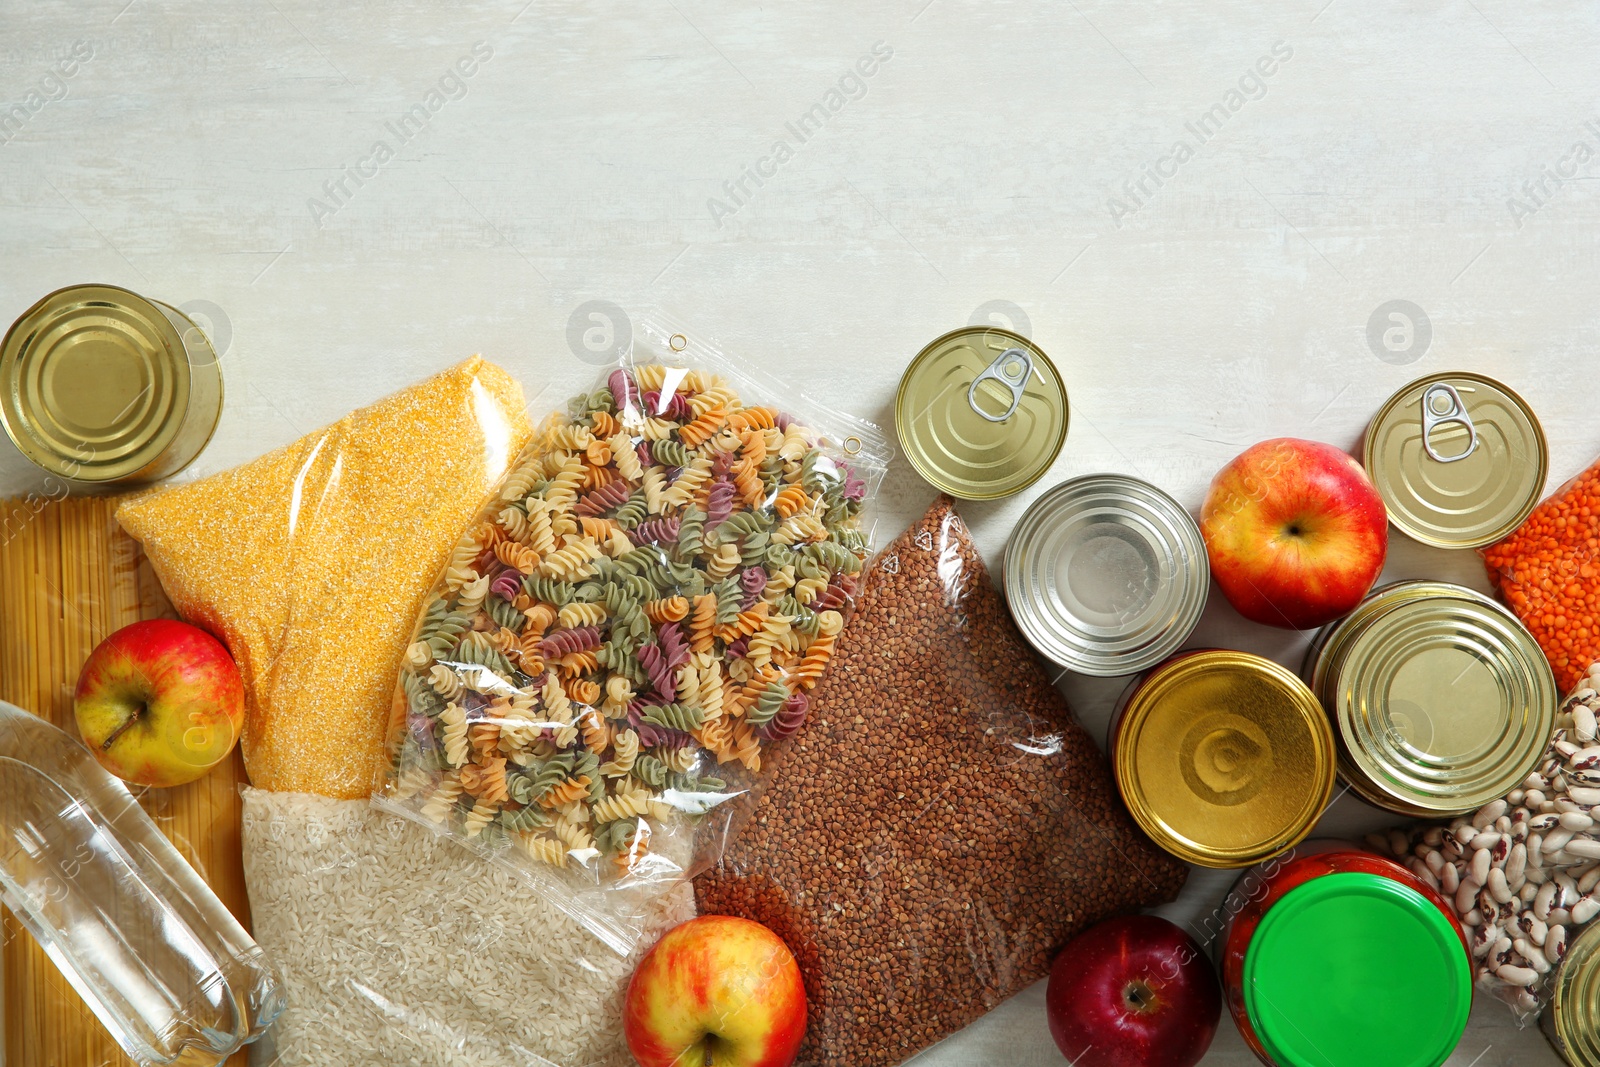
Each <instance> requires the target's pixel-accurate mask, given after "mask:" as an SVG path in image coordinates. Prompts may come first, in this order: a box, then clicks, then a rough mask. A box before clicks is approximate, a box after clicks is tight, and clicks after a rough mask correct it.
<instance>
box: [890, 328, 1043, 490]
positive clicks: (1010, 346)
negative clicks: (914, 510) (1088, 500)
mask: <svg viewBox="0 0 1600 1067" xmlns="http://www.w3.org/2000/svg"><path fill="white" fill-rule="evenodd" d="M895 431H896V433H897V434H898V436H899V438H900V447H901V449H902V450H904V452H905V454H906V457H907V458H908V459H910V460H911V464H912V466H914V467H916V468H917V473H918V474H920V475H922V476H923V477H924V478H926V479H927V480H928V481H929V482H931V483H933V485H934V486H935V487H936V488H938V489H941V490H943V491H944V492H946V493H949V494H950V495H951V496H955V497H962V498H964V499H967V500H993V499H996V498H998V497H1003V496H1009V495H1010V494H1012V493H1015V492H1018V491H1019V490H1022V489H1026V488H1027V487H1028V486H1030V485H1032V484H1033V483H1034V482H1035V481H1036V480H1038V478H1039V476H1040V475H1042V474H1043V473H1044V472H1045V471H1046V470H1048V469H1049V467H1050V464H1052V463H1054V462H1055V458H1056V455H1057V454H1058V453H1059V452H1060V451H1061V443H1062V442H1063V441H1065V440H1066V437H1067V390H1066V386H1064V385H1063V384H1062V382H1061V376H1060V375H1059V374H1057V373H1056V368H1055V365H1054V364H1053V363H1051V362H1050V357H1048V356H1046V355H1045V354H1044V352H1043V350H1041V349H1040V348H1039V347H1038V346H1037V345H1035V344H1034V343H1033V342H1032V341H1029V340H1028V339H1027V338H1026V337H1023V336H1022V335H1020V334H1015V333H1012V332H1011V331H1010V330H1002V329H1000V328H998V327H993V326H971V327H967V328H965V329H960V330H952V331H951V332H950V333H947V334H945V335H944V336H942V337H939V338H936V339H935V340H934V341H933V342H932V343H931V344H929V345H928V346H927V347H926V348H924V349H923V350H922V351H921V352H919V353H918V354H917V358H916V359H914V360H912V361H911V365H910V366H909V367H907V368H906V372H905V374H904V375H902V376H901V378H900V389H899V392H898V393H897V394H896V396H895Z"/></svg>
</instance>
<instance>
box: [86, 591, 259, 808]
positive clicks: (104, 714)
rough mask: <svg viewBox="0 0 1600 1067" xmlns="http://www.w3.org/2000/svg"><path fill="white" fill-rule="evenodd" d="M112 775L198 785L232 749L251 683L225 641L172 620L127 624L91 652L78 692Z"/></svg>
mask: <svg viewBox="0 0 1600 1067" xmlns="http://www.w3.org/2000/svg"><path fill="white" fill-rule="evenodd" d="M72 710H73V713H74V714H75V715H76V716H77V719H78V730H79V732H81V733H82V734H83V740H84V742H85V743H86V744H87V745H88V746H89V751H90V752H93V753H94V756H95V759H97V760H99V761H100V763H101V764H102V765H103V766H104V767H105V769H106V770H108V771H110V772H111V773H112V774H114V775H116V776H117V777H118V778H121V779H122V780H123V781H125V782H132V783H134V784H135V785H153V786H173V785H182V784H184V783H185V782H192V781H194V780H195V779H196V778H199V777H200V776H201V775H203V774H205V773H206V772H207V771H209V770H210V769H211V768H212V767H215V766H216V765H217V764H218V763H219V762H221V761H222V759H223V758H224V757H225V756H227V754H228V753H229V752H231V751H232V750H233V746H234V744H235V742H237V741H238V740H239V730H240V729H241V728H242V727H243V726H244V681H243V679H241V678H240V677H239V668H238V667H237V666H236V665H235V664H234V662H233V657H231V656H229V655H228V650H227V649H226V648H224V647H222V642H220V641H218V640H217V639H216V638H215V637H212V636H211V635H210V634H208V633H206V632H205V631H204V630H202V629H200V628H198V627H195V626H190V625H189V624H188V623H184V622H175V621H173V620H171V619H149V620H146V621H144V622H136V623H133V624H132V625H131V626H124V627H123V628H122V629H120V630H118V631H117V632H116V633H114V634H112V635H111V636H110V637H108V638H106V639H105V640H104V641H102V642H100V644H99V645H97V646H95V650H94V651H93V652H91V653H89V659H88V661H87V662H86V663H84V665H83V672H82V673H81V674H79V675H78V688H77V690H76V691H75V692H74V693H73V695H72Z"/></svg>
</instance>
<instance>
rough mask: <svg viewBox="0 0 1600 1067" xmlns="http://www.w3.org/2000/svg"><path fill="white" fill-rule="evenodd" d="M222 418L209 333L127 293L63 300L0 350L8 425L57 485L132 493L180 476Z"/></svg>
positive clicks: (70, 292)
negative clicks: (131, 488) (123, 488)
mask: <svg viewBox="0 0 1600 1067" xmlns="http://www.w3.org/2000/svg"><path fill="white" fill-rule="evenodd" d="M221 413H222V372H221V368H220V367H219V366H218V362H217V357H216V353H215V351H213V349H212V347H211V342H210V340H209V339H208V338H207V337H206V335H205V332H204V331H203V330H201V329H200V327H199V326H197V325H196V324H195V323H194V322H193V321H192V320H190V319H189V318H188V317H187V316H185V315H184V314H183V313H182V312H181V311H178V310H177V309H176V308H172V307H169V306H167V305H166V304H162V303H160V302H158V301H154V300H147V299H145V298H144V297H142V296H139V295H138V294H137V293H132V292H129V291H128V290H126V289H120V288H118V287H116V286H113V285H76V286H72V287H71V288H67V289H60V290H57V291H56V292H54V293H51V294H50V295H49V296H46V297H45V298H44V299H42V300H40V301H39V302H38V303H37V304H35V305H33V307H31V308H29V309H28V310H27V311H26V312H24V313H23V315H22V317H21V318H19V319H18V320H17V321H16V322H15V323H14V324H13V325H12V327H11V329H10V331H9V332H7V334H6V336H5V340H4V342H0V425H4V427H5V431H6V435H7V436H9V437H10V438H11V440H12V441H13V442H14V443H15V444H16V446H17V448H19V449H20V450H21V451H22V453H23V455H25V456H27V457H28V459H30V460H32V461H33V462H34V463H35V464H36V465H38V466H39V467H40V468H42V469H43V470H45V471H47V472H48V473H50V474H53V475H56V476H57V477H61V478H65V479H69V480H71V481H75V482H79V483H84V484H98V485H127V484H133V483H138V482H149V481H154V480H156V479H159V478H165V477H168V476H169V475H172V474H176V473H177V472H178V471H180V470H182V469H183V468H184V467H186V466H188V465H189V463H190V462H191V461H193V459H194V458H195V457H196V456H197V455H199V454H200V451H201V449H203V448H204V447H205V446H206V443H207V442H208V441H209V440H210V439H211V434H212V431H214V430H215V429H216V425H217V419H218V417H219V416H220V415H221Z"/></svg>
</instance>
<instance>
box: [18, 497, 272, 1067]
mask: <svg viewBox="0 0 1600 1067" xmlns="http://www.w3.org/2000/svg"><path fill="white" fill-rule="evenodd" d="M118 499H119V498H115V497H67V498H64V499H59V500H48V499H39V498H29V499H15V500H7V501H4V502H3V503H0V698H3V699H5V700H8V701H10V702H11V703H13V704H16V705H17V706H18V707H22V708H26V709H27V710H29V711H32V712H34V713H35V714H37V715H42V716H43V717H45V718H47V719H49V720H50V721H51V722H53V723H55V724H56V725H57V726H60V727H61V728H63V729H65V730H67V731H69V732H71V733H73V734H74V735H76V733H77V728H76V726H75V724H74V722H73V718H72V690H73V687H74V685H75V684H76V682H77V678H78V670H79V668H80V667H82V665H83V661H84V660H85V659H86V658H87V657H88V655H89V652H90V650H91V649H93V648H94V646H95V645H96V644H98V643H99V642H100V640H101V639H103V638H104V637H105V636H106V635H108V634H110V633H111V632H112V631H113V630H116V629H117V628H118V627H121V626H125V625H127V624H128V623H130V622H134V621H136V620H138V619H143V618H155V617H158V616H162V615H168V616H170V615H171V614H172V609H171V606H170V605H169V604H168V603H167V601H166V597H165V596H163V595H162V593H161V588H160V585H159V584H158V583H157V582H156V580H155V578H154V575H153V574H152V573H151V571H150V567H149V565H148V564H147V563H146V562H145V560H144V555H143V553H142V552H140V550H139V545H138V542H136V541H134V540H133V539H132V538H131V537H129V536H128V535H127V534H125V533H123V532H122V530H121V529H120V528H118V527H117V525H116V522H115V520H114V519H113V518H112V513H113V512H114V511H115V509H116V505H117V502H118ZM244 781H245V772H244V761H243V759H242V758H241V757H240V755H239V753H238V751H237V749H236V750H235V751H234V753H233V755H232V756H231V757H230V758H229V759H228V760H227V761H226V762H224V763H223V764H222V766H220V767H218V768H216V769H215V770H213V771H212V772H211V773H210V774H208V775H206V776H205V777H204V778H202V779H200V780H199V781H198V782H193V783H191V784H189V785H186V786H181V787H179V788H177V789H150V790H145V791H143V794H142V795H141V796H140V797H139V802H140V803H141V804H142V805H143V806H144V808H145V810H146V811H147V812H149V813H150V815H151V817H152V818H154V819H155V820H156V824H157V825H159V826H160V827H161V829H162V831H163V832H165V833H166V835H167V836H168V837H169V838H171V839H172V843H173V844H174V845H176V846H177V848H178V851H179V852H181V853H182V854H183V855H184V856H185V857H186V858H187V859H188V860H189V862H190V863H192V864H194V867H195V869H196V870H197V871H199V872H200V874H201V876H202V877H203V878H205V880H206V881H207V882H208V883H209V884H210V885H211V888H212V889H213V890H215V891H216V893H217V896H219V897H220V898H222V902H223V903H224V904H226V905H227V906H228V908H229V910H231V911H232V912H233V913H234V915H236V916H238V918H239V920H240V921H241V922H242V923H243V924H244V925H245V928H246V929H249V926H250V914H249V902H248V899H247V897H246V895H245V885H244V871H243V869H242V868H241V866H240V846H239V812H240V808H241V801H240V797H239V784H240V783H241V782H244ZM0 923H3V931H0V934H3V938H4V945H3V949H0V986H3V989H4V1001H3V1005H0V1010H3V1011H4V1017H3V1032H4V1041H5V1049H4V1052H5V1055H4V1057H3V1062H4V1063H5V1064H7V1065H8V1067H99V1065H102V1064H114V1065H117V1067H122V1065H127V1064H130V1063H131V1061H130V1060H129V1059H128V1058H127V1057H126V1056H124V1055H123V1054H122V1052H121V1050H120V1049H119V1048H118V1047H117V1045H116V1043H115V1042H114V1041H112V1040H111V1037H110V1035H108V1034H107V1033H106V1032H105V1030H104V1028H103V1027H101V1025H100V1023H99V1022H98V1021H97V1020H96V1019H95V1017H94V1015H93V1014H92V1013H91V1012H90V1011H89V1009H88V1007H87V1006H86V1005H85V1004H84V1003H83V1001H82V1000H81V999H80V998H79V997H78V995H77V993H75V992H74V991H73V990H72V987H71V986H69V985H68V984H67V982H66V979H65V978H63V977H62V976H61V972H60V971H58V970H57V969H56V967H55V965H54V964H53V963H51V962H50V960H49V958H48V957H46V956H45V954H44V952H43V950H41V949H40V948H39V945H38V943H37V942H36V941H35V940H34V939H33V937H32V936H31V935H30V934H28V932H27V931H26V930H24V929H23V928H22V926H21V924H19V923H18V922H17V921H16V918H15V917H14V916H13V915H12V914H11V913H10V912H9V911H5V910H3V909H0ZM246 1062H247V1057H246V1055H245V1053H244V1052H243V1051H241V1052H240V1053H238V1054H237V1055H235V1056H234V1057H232V1058H231V1059H230V1060H229V1064H230V1067H243V1065H244V1064H245V1063H246Z"/></svg>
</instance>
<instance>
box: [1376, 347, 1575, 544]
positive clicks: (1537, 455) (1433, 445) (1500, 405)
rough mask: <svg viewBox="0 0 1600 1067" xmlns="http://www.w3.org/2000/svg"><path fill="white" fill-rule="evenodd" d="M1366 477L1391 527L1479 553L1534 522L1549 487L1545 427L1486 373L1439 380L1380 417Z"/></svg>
mask: <svg viewBox="0 0 1600 1067" xmlns="http://www.w3.org/2000/svg"><path fill="white" fill-rule="evenodd" d="M1363 453H1364V456H1363V462H1364V464H1365V465H1366V468H1367V474H1368V475H1369V476H1370V477H1371V478H1372V481H1373V484H1374V485H1376V486H1377V488H1378V494H1379V495H1380V496H1382V497H1383V503H1384V506H1385V507H1387V508H1388V510H1389V521H1391V522H1393V523H1394V524H1395V526H1396V527H1398V528H1399V529H1400V530H1401V531H1402V532H1404V533H1405V534H1407V535H1409V536H1410V537H1412V538H1415V539H1416V540H1418V541H1421V542H1422V543H1423V544H1427V545H1435V546H1438V547H1440V548H1480V547H1482V546H1483V545H1487V544H1492V543H1494V542H1495V541H1498V540H1500V539H1501V538H1502V537H1504V536H1505V535H1506V534H1508V533H1510V532H1511V531H1512V530H1514V529H1516V528H1517V527H1518V526H1520V525H1521V524H1522V520H1523V519H1526V518H1527V517H1528V515H1529V513H1530V512H1532V511H1533V509H1534V506H1535V505H1536V504H1537V503H1538V502H1539V496H1540V494H1541V493H1543V491H1544V479H1545V473H1546V469H1547V464H1548V456H1547V454H1546V453H1547V450H1546V446H1545V439H1544V430H1543V429H1542V428H1540V426H1539V420H1538V418H1536V417H1535V416H1534V414H1533V411H1532V409H1530V408H1529V407H1528V405H1527V402H1526V401H1524V400H1523V399H1522V397H1520V396H1518V395H1517V394H1516V393H1514V392H1512V391H1511V389H1510V388H1508V387H1507V386H1505V385H1502V384H1501V383H1500V382H1497V381H1495V380H1494V379H1493V378H1485V377H1484V376H1482V375H1480V374H1466V373H1460V372H1450V373H1446V374H1435V375H1432V376H1430V377H1427V378H1419V379H1418V380H1416V381H1414V382H1412V383H1411V384H1410V385H1407V386H1406V387H1405V388H1403V389H1401V390H1400V391H1399V392H1397V393H1395V394H1394V395H1393V396H1391V397H1390V398H1389V399H1388V400H1387V401H1386V402H1385V403H1384V405H1383V407H1382V408H1380V409H1379V410H1378V413H1377V414H1376V415H1374V416H1373V418H1372V422H1371V423H1370V424H1369V425H1368V427H1367V434H1366V441H1365V443H1364V446H1363Z"/></svg>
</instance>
